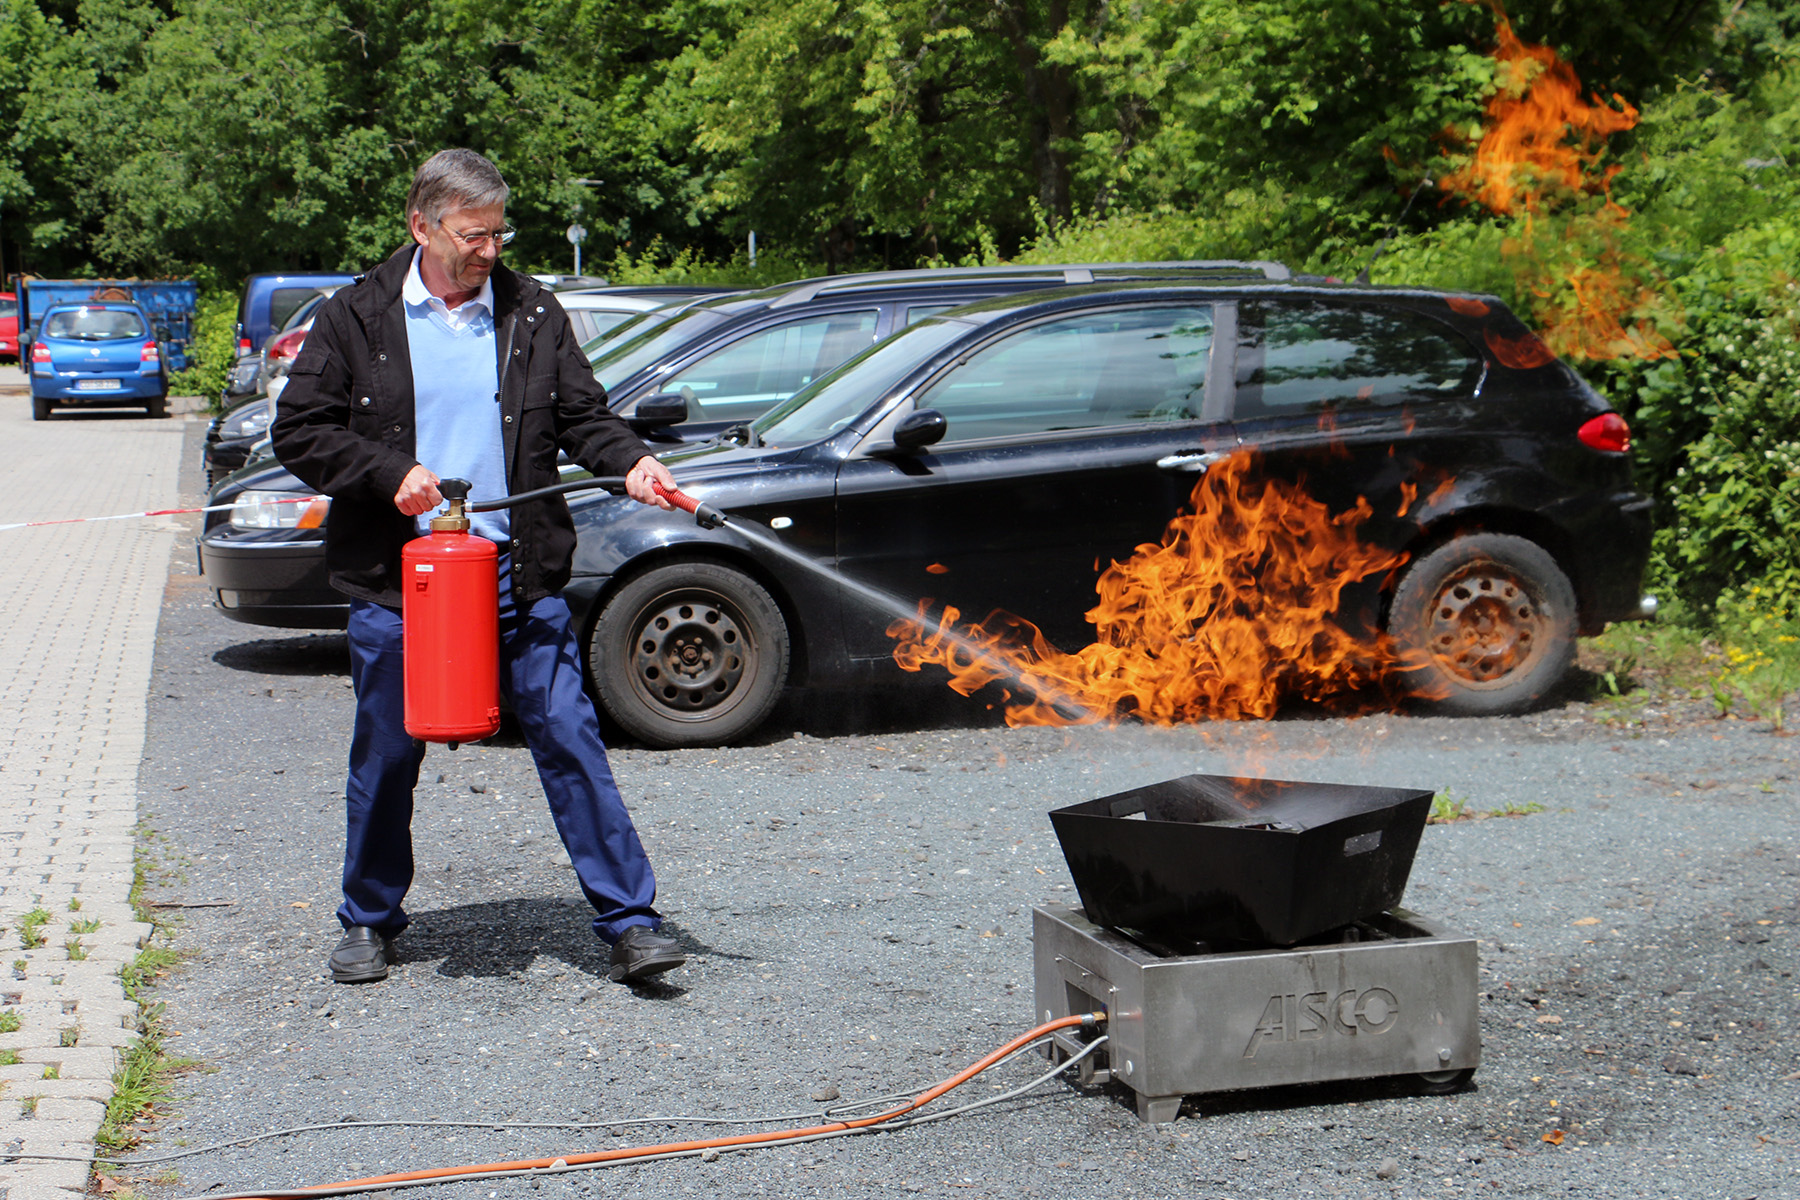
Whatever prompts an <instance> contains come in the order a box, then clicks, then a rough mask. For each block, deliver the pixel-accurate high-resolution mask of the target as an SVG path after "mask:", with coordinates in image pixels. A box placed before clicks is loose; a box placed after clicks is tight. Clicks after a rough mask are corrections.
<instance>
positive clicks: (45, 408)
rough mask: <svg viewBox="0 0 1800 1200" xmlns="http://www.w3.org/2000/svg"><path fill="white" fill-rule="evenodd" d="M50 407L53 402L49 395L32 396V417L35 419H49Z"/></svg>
mask: <svg viewBox="0 0 1800 1200" xmlns="http://www.w3.org/2000/svg"><path fill="white" fill-rule="evenodd" d="M50 408H51V404H50V399H49V397H47V396H33V397H32V398H31V419H32V420H34V421H48V420H49V419H50Z"/></svg>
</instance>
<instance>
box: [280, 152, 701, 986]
mask: <svg viewBox="0 0 1800 1200" xmlns="http://www.w3.org/2000/svg"><path fill="white" fill-rule="evenodd" d="M507 194H508V188H507V185H506V181H505V180H504V179H502V178H501V177H500V172H499V171H498V170H496V169H495V167H494V165H493V164H492V163H490V162H489V161H488V160H487V159H485V158H483V157H482V156H481V155H479V154H476V153H475V152H474V151H472V150H444V151H440V152H439V153H438V154H435V155H433V156H432V157H431V158H430V159H429V160H427V161H426V162H425V164H424V165H423V166H421V167H420V168H419V170H418V173H417V174H416V175H415V176H414V177H413V184H412V191H411V193H410V194H409V195H408V197H407V201H406V220H407V226H408V229H409V230H410V232H411V234H412V241H411V242H410V243H409V244H408V245H406V246H405V247H403V248H402V249H401V250H399V251H398V252H396V253H395V254H394V255H393V257H391V258H389V259H388V260H387V261H386V262H385V263H382V264H381V265H380V266H378V267H376V268H375V269H374V270H373V271H371V272H370V273H369V274H368V275H366V276H363V277H362V278H361V279H359V280H358V281H357V282H356V283H355V284H354V285H352V286H350V287H346V288H342V289H340V290H339V291H338V292H337V294H336V295H334V296H333V297H332V298H331V299H330V300H328V301H327V302H326V303H325V304H324V306H323V307H321V309H320V310H319V315H318V318H317V320H316V321H315V322H314V324H313V328H312V332H311V333H310V334H308V336H307V339H306V346H305V348H304V349H303V350H302V352H301V354H300V356H299V357H298V359H296V360H295V362H294V365H293V368H292V371H291V372H290V375H289V380H288V386H287V390H286V392H285V393H284V394H283V395H282V398H281V403H280V405H279V413H278V415H277V418H276V420H275V423H274V429H273V433H274V441H275V452H276V454H277V455H278V456H279V457H280V458H281V461H282V462H283V463H284V464H285V465H286V466H287V468H288V469H289V470H290V471H292V472H293V473H294V474H295V475H297V476H299V477H300V478H301V479H302V480H303V481H305V483H306V484H307V485H308V486H309V487H313V488H316V489H318V490H319V491H320V492H322V493H324V494H325V495H328V496H330V497H331V498H332V511H331V520H330V524H329V527H328V529H327V531H326V540H325V557H326V564H327V566H328V567H329V569H330V571H331V582H332V585H333V586H334V587H336V588H337V589H338V590H339V591H342V592H344V593H345V594H347V595H348V596H349V597H350V598H351V603H350V625H349V639H350V664H351V679H352V681H353V683H354V685H355V688H356V727H355V733H354V734H353V736H352V738H351V743H350V775H349V782H348V784H347V785H346V787H345V799H346V809H347V813H348V819H347V821H346V836H345V848H344V903H343V905H342V906H341V907H340V908H339V909H338V920H339V921H340V922H341V923H342V924H343V926H344V937H343V940H342V941H341V942H339V943H338V946H337V948H336V949H335V950H334V951H333V952H332V954H331V959H330V961H329V964H328V966H329V968H330V971H331V976H332V978H333V979H335V980H337V981H338V982H340V983H359V982H366V981H371V980H377V979H384V978H386V977H387V973H388V968H389V966H390V965H391V964H392V963H393V962H394V961H395V954H394V938H395V937H396V936H397V935H398V934H399V933H400V931H401V930H402V929H404V928H405V927H406V923H407V917H406V912H405V910H404V909H403V908H402V901H403V900H404V899H405V896H406V891H407V888H408V886H409V885H410V884H411V883H412V873H413V856H412V831H411V822H412V802H413V788H414V785H415V784H417V782H418V778H419V765H420V763H421V762H422V761H423V760H424V756H425V746H424V743H422V742H418V741H415V740H413V738H411V737H410V736H408V735H407V733H406V730H405V728H404V724H403V717H404V695H403V673H402V659H401V622H400V604H401V598H400V589H399V584H400V579H401V571H400V551H401V547H402V546H403V545H405V543H406V542H408V541H410V540H411V539H412V538H414V537H416V536H419V535H420V534H421V533H422V532H424V528H425V525H426V523H427V522H428V521H429V517H430V514H431V513H432V511H433V510H434V509H436V508H437V506H438V505H439V504H440V503H442V500H443V497H442V496H440V495H439V493H438V487H437V485H438V481H439V479H440V477H441V478H445V479H450V478H461V479H467V480H470V481H471V482H472V483H473V485H474V487H473V490H472V491H471V493H470V494H471V496H472V497H473V498H475V499H478V500H479V499H489V498H493V497H496V496H499V495H503V494H509V493H517V492H526V491H530V490H532V489H534V488H539V487H544V486H547V485H551V484H554V483H557V482H558V475H557V467H556V457H557V450H558V448H559V447H560V448H562V449H565V450H567V451H568V452H569V454H570V456H571V457H573V458H574V459H575V460H576V461H577V462H579V463H581V464H582V465H583V466H585V467H587V468H588V469H589V470H591V471H593V472H594V473H596V474H605V475H624V476H625V478H626V490H627V491H628V492H629V493H630V495H631V496H632V498H633V499H635V500H638V501H639V502H641V503H645V504H660V505H661V506H662V507H663V508H668V507H669V504H668V503H667V502H666V501H664V500H662V499H661V497H659V496H657V495H656V493H655V490H654V488H653V487H652V484H653V483H655V484H661V485H662V486H663V487H665V488H670V489H672V488H673V487H674V486H675V482H674V479H673V478H672V477H671V476H670V475H669V472H668V469H667V468H665V467H664V466H663V465H662V464H661V463H660V462H658V461H657V460H656V459H655V458H653V457H651V456H650V453H649V450H648V449H647V448H646V447H645V446H644V444H643V443H642V442H641V441H639V440H638V439H637V437H636V436H635V435H633V434H632V432H631V430H630V428H629V427H628V426H627V425H626V424H625V422H624V421H623V420H621V419H620V418H619V417H618V416H616V415H615V414H613V412H612V411H611V410H610V409H608V407H607V405H606V394H605V392H604V391H603V390H602V389H601V387H600V385H599V383H598V382H596V381H595V379H594V373H593V370H592V369H591V368H590V367H589V366H588V362H587V359H586V358H585V357H584V356H583V355H582V354H581V352H580V349H579V345H578V340H577V338H576V336H575V333H574V331H573V330H572V329H571V328H570V326H569V320H568V318H567V317H566V316H565V315H564V314H563V310H562V309H561V307H559V306H558V305H557V303H556V300H555V298H554V297H553V296H552V295H551V294H550V293H549V292H548V291H547V290H545V289H544V288H543V287H541V286H540V285H539V284H538V283H537V282H536V281H535V280H533V279H531V278H530V277H529V276H526V275H521V274H519V273H518V272H516V271H513V270H510V269H509V268H506V267H503V266H500V265H499V260H500V253H501V248H502V247H503V246H505V244H506V243H507V242H508V241H510V240H511V239H512V236H513V232H512V230H510V229H508V228H507V227H506V198H507ZM474 522H475V526H474V532H475V533H478V534H480V535H482V536H484V537H487V538H490V539H492V540H493V541H494V542H496V543H497V544H498V545H499V547H500V659H501V664H500V679H501V687H502V688H503V689H504V691H505V692H506V696H507V699H508V700H509V701H510V703H511V705H512V708H513V712H514V713H515V714H516V715H517V717H518V721H519V727H520V729H521V731H522V732H523V733H524V735H525V741H526V744H527V745H528V746H529V747H530V748H531V753H532V757H533V759H534V760H535V761H536V763H537V768H538V777H539V779H540V780H541V781H542V782H543V786H544V794H545V797H546V798H547V799H548V800H549V802H550V811H551V813H552V815H553V816H554V818H555V820H556V828H557V832H558V833H559V834H561V835H562V840H563V845H564V846H566V847H567V848H568V851H569V857H570V859H571V860H572V861H573V863H574V866H575V873H576V875H577V876H578V877H579V879H580V881H581V888H582V891H583V892H584V893H585V894H586V896H587V898H588V901H589V903H591V904H592V905H593V907H594V911H595V917H594V931H595V933H596V934H598V935H599V936H600V937H602V938H604V939H606V940H607V941H609V942H611V943H612V968H611V971H610V972H609V974H610V977H611V978H613V979H616V980H622V981H635V980H640V979H644V978H646V977H648V976H651V975H655V974H657V973H659V972H662V971H667V970H669V969H671V968H673V967H678V966H680V965H681V964H682V962H683V961H684V956H683V955H682V953H681V952H680V950H679V949H678V948H677V946H676V944H675V941H674V939H672V938H668V937H663V936H661V935H659V934H658V933H657V932H656V931H657V929H658V928H659V927H660V925H661V921H662V918H661V917H660V916H659V915H658V913H657V911H656V909H655V908H654V907H652V902H653V901H654V900H655V898H656V877H655V874H654V873H653V872H652V870H651V868H650V862H649V859H648V858H647V857H646V856H645V854H644V850H643V846H642V845H641V844H640V843H639V841H638V835H637V831H636V830H635V829H634V828H633V827H632V824H631V817H630V815H629V814H628V813H627V812H626V811H625V806H624V803H623V802H622V801H621V800H620V798H619V792H618V788H617V787H616V786H615V785H614V783H613V778H612V772H611V769H610V768H609V767H608V765H607V760H606V748H605V747H604V746H603V745H602V744H601V741H600V731H599V726H598V723H597V722H596V719H595V716H594V709H593V705H592V703H591V702H590V701H589V700H588V697H587V694H586V693H585V692H584V691H583V690H582V683H581V665H580V660H579V657H578V655H577V652H576V646H575V638H574V635H573V634H572V632H571V631H570V628H569V608H568V605H567V604H566V603H565V602H564V601H563V599H562V596H561V589H562V587H563V585H564V584H566V583H567V582H568V579H569V568H570V559H571V555H572V552H573V549H574V545H575V527H574V523H573V522H572V521H571V519H570V516H569V509H568V505H567V504H566V503H564V501H563V500H562V499H561V498H560V497H555V498H552V499H548V500H533V501H528V502H526V503H523V504H521V505H518V506H517V507H514V508H512V509H510V510H501V511H499V512H495V513H483V514H477V515H475V517H474Z"/></svg>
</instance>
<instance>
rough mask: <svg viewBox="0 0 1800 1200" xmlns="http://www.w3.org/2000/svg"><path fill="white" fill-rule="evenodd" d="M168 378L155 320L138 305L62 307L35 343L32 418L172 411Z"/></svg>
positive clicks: (43, 324) (48, 315)
mask: <svg viewBox="0 0 1800 1200" xmlns="http://www.w3.org/2000/svg"><path fill="white" fill-rule="evenodd" d="M168 395H169V377H168V374H167V373H166V371H165V369H164V366H163V354H162V346H161V345H160V344H159V343H158V341H157V337H156V329H155V326H154V325H153V324H152V322H151V320H150V316H149V314H148V313H146V312H145V311H144V310H143V309H141V308H139V307H138V306H137V305H135V304H129V303H123V302H118V303H114V302H108V303H94V304H58V305H55V306H53V307H52V308H50V309H48V310H47V311H46V312H45V313H44V315H43V318H42V320H40V321H39V322H38V324H37V328H36V330H35V332H34V334H33V337H32V341H31V415H32V418H33V419H34V420H38V421H44V420H48V419H49V417H50V412H51V410H52V409H55V408H58V407H64V406H68V407H73V406H76V405H95V406H105V407H110V408H118V407H121V406H127V405H128V406H131V407H136V406H138V405H142V406H143V408H144V410H145V411H146V412H148V413H149V414H150V415H151V416H152V417H160V416H162V415H163V413H164V412H165V411H166V409H167V401H168Z"/></svg>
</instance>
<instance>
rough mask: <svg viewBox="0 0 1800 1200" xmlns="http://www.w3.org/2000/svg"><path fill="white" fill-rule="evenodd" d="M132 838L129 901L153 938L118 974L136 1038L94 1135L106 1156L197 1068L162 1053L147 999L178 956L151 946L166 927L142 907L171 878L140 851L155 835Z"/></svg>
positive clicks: (143, 831) (155, 1009) (159, 1025)
mask: <svg viewBox="0 0 1800 1200" xmlns="http://www.w3.org/2000/svg"><path fill="white" fill-rule="evenodd" d="M137 834H138V849H137V852H136V854H134V855H133V858H132V869H131V893H130V900H131V905H132V910H133V912H134V913H135V914H136V916H137V918H138V919H139V920H140V921H147V922H149V923H151V924H152V925H154V926H155V927H156V932H155V934H153V935H152V936H153V941H152V944H150V945H147V946H145V947H144V948H143V949H142V950H140V951H138V954H137V957H136V958H134V959H133V960H132V961H131V962H129V963H127V964H125V965H124V966H122V967H120V968H119V981H120V982H121V983H122V984H123V985H124V988H125V995H126V997H127V998H128V999H130V1000H131V1001H133V1002H134V1003H135V1004H136V1005H137V1006H138V1026H137V1033H138V1036H137V1039H136V1040H135V1041H133V1042H132V1043H131V1044H130V1045H129V1046H127V1047H126V1048H125V1049H124V1050H123V1051H122V1052H121V1053H120V1059H119V1069H118V1070H117V1071H115V1072H114V1073H113V1094H112V1098H111V1099H110V1100H108V1101H107V1103H106V1115H105V1117H103V1118H102V1119H101V1122H100V1132H99V1133H97V1134H95V1135H94V1140H95V1141H96V1142H97V1143H99V1144H100V1145H101V1146H104V1147H106V1148H107V1149H109V1150H128V1149H130V1148H132V1147H133V1146H136V1145H137V1144H138V1140H139V1135H138V1133H137V1132H136V1131H135V1130H134V1129H133V1126H135V1125H136V1124H137V1123H138V1122H139V1121H141V1120H143V1119H144V1118H145V1117H146V1116H148V1115H149V1114H150V1113H151V1112H153V1111H154V1110H155V1108H156V1106H157V1105H159V1104H162V1103H164V1102H166V1101H167V1100H168V1099H169V1097H170V1095H171V1094H172V1091H173V1086H172V1080H173V1079H174V1076H175V1075H176V1074H177V1073H179V1072H181V1071H186V1070H191V1069H193V1068H194V1067H196V1066H198V1065H199V1063H198V1062H197V1061H196V1060H193V1059H182V1058H171V1057H169V1055H168V1054H167V1052H166V1051H165V1049H164V1041H165V1038H166V1037H167V1032H166V1026H165V1023H164V1015H163V1005H162V1003H161V1002H160V1001H152V1000H151V999H150V997H149V995H148V993H149V991H150V989H151V988H153V987H154V986H155V984H156V981H157V980H158V979H160V978H162V977H163V976H165V975H167V974H168V973H169V971H170V970H171V969H172V968H173V967H174V966H175V964H176V963H178V962H180V961H181V956H180V955H179V954H177V953H176V952H175V951H174V950H171V949H169V948H168V947H167V946H161V945H156V944H155V943H154V938H156V937H160V936H162V935H163V934H164V931H165V926H166V921H165V919H164V918H162V917H160V916H159V915H158V914H157V913H156V911H155V910H153V909H151V908H150V907H149V906H148V905H147V904H146V903H145V898H144V892H145V890H146V889H147V888H148V887H149V884H150V881H151V879H152V878H170V877H172V876H174V875H175V874H176V873H175V872H173V871H170V870H168V869H166V868H165V867H163V866H162V865H161V864H160V863H158V862H157V861H155V860H154V859H153V858H151V857H150V855H149V853H148V851H147V850H146V849H145V844H146V843H148V842H153V841H155V840H157V835H156V834H155V832H154V831H153V830H150V829H148V828H146V827H144V826H142V825H140V826H139V827H138V829H137ZM118 1194H119V1195H123V1194H124V1193H118Z"/></svg>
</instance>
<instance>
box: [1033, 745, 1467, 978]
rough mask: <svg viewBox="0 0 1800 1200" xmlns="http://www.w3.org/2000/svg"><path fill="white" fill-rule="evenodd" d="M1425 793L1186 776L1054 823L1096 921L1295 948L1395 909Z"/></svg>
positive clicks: (1157, 933) (1426, 809)
mask: <svg viewBox="0 0 1800 1200" xmlns="http://www.w3.org/2000/svg"><path fill="white" fill-rule="evenodd" d="M1431 796H1432V793H1430V792H1429V791H1420V790H1418V789H1415V788H1387V787H1359V786H1356V785H1352V784H1340V783H1301V782H1296V781H1293V780H1283V779H1240V778H1233V777H1230V776H1223V775H1184V776H1182V777H1181V778H1179V779H1171V780H1168V781H1166V782H1164V783H1157V784H1152V785H1150V786H1149V787H1141V788H1136V789H1134V790H1132V791H1129V792H1121V793H1119V794H1118V795H1116V796H1103V797H1101V798H1100V799H1098V800H1089V801H1086V802H1084V803H1081V804H1075V805H1071V806H1070V807H1068V808H1062V809H1057V810H1056V811H1054V812H1052V813H1051V814H1050V823H1051V825H1053V826H1054V827H1055V829H1056V836H1057V839H1058V840H1059V841H1061V842H1062V849H1063V857H1064V858H1065V859H1066V860H1068V864H1069V873H1070V875H1072V876H1073V877H1074V879H1075V887H1076V890H1077V891H1079V892H1080V894H1081V904H1082V907H1083V908H1084V909H1086V910H1087V914H1088V917H1089V919H1091V920H1093V921H1095V922H1096V923H1098V924H1101V925H1110V926H1113V927H1115V928H1120V929H1127V930H1141V931H1143V932H1145V933H1147V934H1150V935H1152V936H1154V937H1160V938H1168V939H1176V940H1179V941H1182V942H1204V943H1212V944H1216V945H1219V946H1221V947H1224V946H1230V945H1233V944H1236V945H1263V946H1270V945H1274V946H1291V945H1293V944H1294V943H1295V942H1299V941H1301V940H1303V939H1306V938H1309V937H1313V936H1315V935H1317V934H1320V933H1323V932H1325V931H1326V930H1330V929H1335V928H1337V927H1339V926H1342V925H1348V924H1350V923H1351V922H1353V921H1358V920H1361V919H1362V918H1364V917H1368V916H1371V915H1373V914H1375V913H1379V912H1383V911H1385V910H1387V909H1389V908H1392V907H1393V906H1394V905H1396V904H1398V903H1399V902H1400V897H1401V895H1402V893H1404V892H1405V891H1406V879H1407V876H1408V875H1409V874H1410V873H1411V871H1412V861H1413V855H1414V853H1416V852H1417V850H1418V848H1419V835H1420V834H1421V833H1422V832H1423V831H1424V828H1425V819H1426V817H1427V816H1429V815H1430V812H1431Z"/></svg>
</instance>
